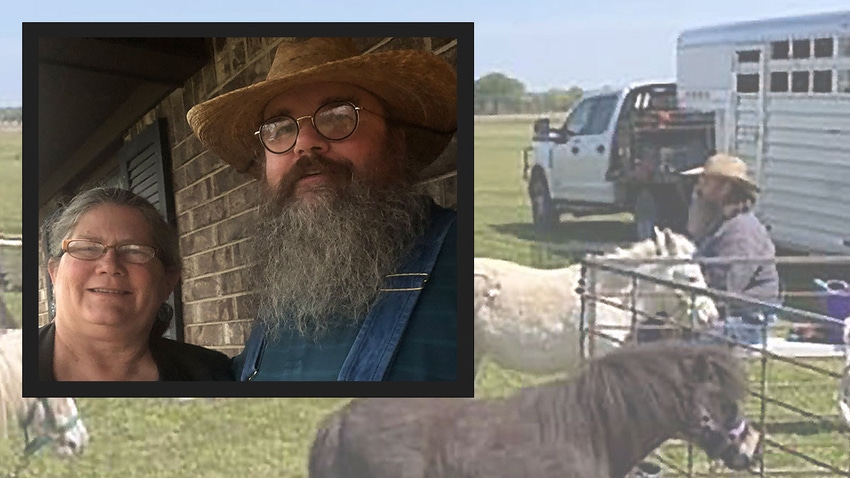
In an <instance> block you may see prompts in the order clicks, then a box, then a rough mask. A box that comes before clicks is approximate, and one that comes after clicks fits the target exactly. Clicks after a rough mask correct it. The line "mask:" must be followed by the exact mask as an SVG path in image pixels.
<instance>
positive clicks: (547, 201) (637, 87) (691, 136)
mask: <svg viewBox="0 0 850 478" xmlns="http://www.w3.org/2000/svg"><path fill="white" fill-rule="evenodd" d="M714 145H715V140H714V116H713V113H711V112H696V111H690V110H683V109H680V108H678V107H677V96H676V85H675V83H635V84H632V85H629V86H627V87H625V88H623V89H621V90H615V91H598V92H592V93H588V94H585V95H584V96H583V97H582V98H581V100H580V101H579V102H577V103H576V105H575V106H574V107H573V108H572V109H571V110H570V111H569V113H568V115H567V118H566V121H565V122H564V123H563V124H562V125H558V126H557V127H553V126H552V125H550V120H549V119H548V118H543V119H539V120H537V121H536V122H535V123H534V135H533V139H532V145H531V146H530V147H528V148H526V149H525V150H524V151H523V178H524V179H525V180H526V181H528V194H529V197H530V199H531V206H532V216H533V221H534V224H535V226H537V227H538V229H540V230H548V229H550V228H551V227H552V226H553V225H555V224H556V223H557V222H558V221H559V220H560V216H561V214H562V213H572V214H574V215H576V216H581V215H589V214H605V213H615V212H624V211H625V212H632V213H634V216H635V224H636V235H637V237H638V239H644V238H646V237H649V236H650V235H651V234H652V231H653V227H654V226H656V225H658V226H663V227H671V228H673V229H674V230H679V231H681V230H682V229H683V228H684V225H685V222H686V221H687V209H688V203H689V201H690V194H691V189H692V188H693V180H692V179H687V178H685V177H682V176H681V175H679V174H677V173H678V172H680V171H683V170H685V169H689V168H692V167H695V166H699V165H701V164H702V163H703V162H704V161H705V159H706V158H707V157H708V156H709V155H710V154H711V153H713V152H714V149H713V148H714Z"/></svg>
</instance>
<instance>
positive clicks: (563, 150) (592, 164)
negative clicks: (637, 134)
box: [552, 93, 618, 204]
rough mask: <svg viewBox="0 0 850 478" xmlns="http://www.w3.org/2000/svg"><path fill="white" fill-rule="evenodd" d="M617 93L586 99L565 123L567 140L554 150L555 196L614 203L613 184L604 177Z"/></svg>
mask: <svg viewBox="0 0 850 478" xmlns="http://www.w3.org/2000/svg"><path fill="white" fill-rule="evenodd" d="M617 98H618V97H617V94H615V93H612V94H610V95H602V96H594V97H591V98H587V99H585V100H583V101H582V102H581V103H579V104H578V105H576V108H575V109H574V110H573V112H572V113H571V114H570V116H569V117H568V118H567V121H566V122H565V123H564V127H565V129H566V131H565V134H567V135H568V138H567V141H566V142H565V143H564V144H559V145H557V146H555V148H554V151H553V165H552V167H553V169H554V172H553V175H552V176H553V177H554V178H558V186H557V190H556V191H555V194H554V195H555V196H556V197H559V198H561V199H568V200H571V201H578V202H591V203H603V204H612V203H614V185H613V183H611V182H609V181H606V180H605V171H607V170H608V161H609V158H610V155H611V151H610V149H611V143H612V138H613V134H614V126H612V124H611V123H612V121H611V119H612V117H613V116H614V110H615V108H616V107H617Z"/></svg>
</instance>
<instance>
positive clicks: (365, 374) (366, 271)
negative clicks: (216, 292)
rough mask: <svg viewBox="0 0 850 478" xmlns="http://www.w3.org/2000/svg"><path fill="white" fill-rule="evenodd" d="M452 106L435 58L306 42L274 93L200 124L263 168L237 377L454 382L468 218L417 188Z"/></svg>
mask: <svg viewBox="0 0 850 478" xmlns="http://www.w3.org/2000/svg"><path fill="white" fill-rule="evenodd" d="M456 102H457V77H456V74H455V72H454V70H453V68H452V67H451V66H450V65H448V64H447V63H445V62H444V61H443V60H441V59H439V58H437V57H436V56H434V55H433V54H430V53H427V52H424V51H411V50H395V51H388V52H382V53H372V54H364V55H361V54H359V51H358V50H357V48H356V46H355V45H354V44H353V42H351V41H350V40H348V39H340V38H310V39H292V40H290V41H285V42H284V43H282V44H281V45H280V46H279V47H278V49H277V52H276V54H275V58H274V61H273V63H272V66H271V68H270V71H269V74H268V76H267V78H266V80H265V81H261V82H259V83H256V84H254V85H251V86H248V87H245V88H242V89H239V90H235V91H232V92H230V93H226V94H224V95H221V96H219V97H216V98H213V99H212V100H209V101H207V102H204V103H202V104H199V105H197V106H195V107H194V108H192V110H190V111H189V113H188V115H187V118H188V120H189V123H190V125H191V126H192V128H193V130H194V131H195V133H196V134H197V135H198V138H199V139H200V140H201V142H202V143H203V144H204V145H205V146H207V147H208V148H209V149H211V150H212V151H214V152H215V153H216V154H218V155H219V157H221V158H222V159H223V160H225V161H227V162H229V163H231V164H234V165H235V164H236V163H238V162H244V161H240V159H241V158H244V157H245V156H246V155H250V154H252V153H253V152H258V153H259V154H255V156H260V159H261V161H260V162H259V164H260V165H261V166H262V172H261V173H262V179H263V181H262V188H263V196H262V201H261V206H260V221H259V223H258V224H257V229H256V231H257V232H256V235H255V240H254V243H253V246H254V247H253V250H252V251H253V254H254V257H253V259H254V262H255V266H254V269H253V271H252V274H251V278H252V280H253V281H254V289H255V290H256V292H257V296H258V299H259V304H258V317H257V321H256V323H255V326H254V328H253V330H252V333H251V336H250V337H249V339H248V341H247V343H246V345H245V349H244V350H243V352H242V353H241V354H240V355H238V356H237V357H236V358H235V359H234V367H235V369H236V370H235V373H236V375H237V377H240V378H241V379H242V380H309V381H327V380H456V379H457V268H456V264H457V239H456V235H457V232H456V225H455V217H456V213H455V212H454V211H453V210H449V209H445V208H442V207H439V206H437V205H436V204H434V202H433V201H432V200H431V199H430V198H428V197H427V196H423V195H421V194H418V193H416V192H415V190H414V188H413V184H414V182H415V181H416V180H417V179H420V173H421V172H422V171H423V169H424V168H426V167H427V166H428V165H430V164H431V163H433V162H434V160H436V158H437V157H438V156H439V155H440V153H442V151H443V150H444V149H445V147H446V146H447V144H448V142H449V141H450V140H451V137H452V135H453V134H454V132H455V130H456V123H457V120H456V118H457V109H456ZM258 147H260V148H262V149H261V150H260V149H259V148H258Z"/></svg>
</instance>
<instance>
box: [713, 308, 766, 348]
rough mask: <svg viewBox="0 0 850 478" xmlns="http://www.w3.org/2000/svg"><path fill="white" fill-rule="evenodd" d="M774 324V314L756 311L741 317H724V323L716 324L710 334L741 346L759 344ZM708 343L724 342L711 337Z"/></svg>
mask: <svg viewBox="0 0 850 478" xmlns="http://www.w3.org/2000/svg"><path fill="white" fill-rule="evenodd" d="M774 322H776V314H774V313H772V312H771V313H764V312H761V311H756V312H752V313H750V314H745V315H741V316H731V317H726V321H725V322H723V323H722V324H718V325H717V326H716V328H715V329H714V330H713V331H712V332H713V333H714V334H715V335H721V334H722V335H724V336H725V337H727V338H728V339H730V340H733V341H735V342H738V343H742V344H748V345H753V344H761V343H762V339H763V337H765V336H766V334H767V331H768V330H769V329H770V326H771V325H773V323H774ZM710 341H712V342H725V341H724V340H722V339H721V338H719V337H712V338H711V339H710ZM726 343H728V342H726Z"/></svg>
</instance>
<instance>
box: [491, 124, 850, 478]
mask: <svg viewBox="0 0 850 478" xmlns="http://www.w3.org/2000/svg"><path fill="white" fill-rule="evenodd" d="M530 137H531V124H530V122H528V121H525V122H524V121H504V122H488V123H477V124H476V127H475V255H476V256H486V257H496V258H501V259H508V260H513V261H515V262H518V263H522V264H526V265H532V266H536V267H559V266H563V265H567V264H569V263H572V262H574V261H576V260H577V259H578V258H580V257H581V256H583V255H584V253H585V252H587V251H590V250H595V249H599V248H605V247H611V246H613V245H624V244H626V243H628V242H630V241H632V240H633V238H634V236H633V230H632V224H631V219H632V218H631V216H630V215H628V214H621V215H612V216H591V217H585V218H574V217H570V216H569V215H565V216H563V217H562V219H561V223H560V224H559V225H558V226H557V227H556V228H555V229H554V230H553V231H551V232H550V233H548V234H546V235H539V234H537V233H536V232H535V231H534V228H533V227H532V225H531V207H530V204H529V200H528V197H527V194H526V190H525V187H526V185H525V183H524V181H522V178H521V160H520V152H521V151H522V149H523V148H524V147H526V146H528V145H529V144H530V140H529V138H530ZM563 251H567V252H563ZM780 273H781V274H782V278H783V282H784V283H785V285H786V288H787V290H805V289H810V288H811V279H812V278H813V277H835V276H834V275H830V274H834V273H836V271H835V270H833V269H829V270H828V269H825V268H817V269H812V268H811V267H809V268H808V270H806V269H805V268H802V267H794V268H793V269H792V268H790V267H789V268H786V269H783V270H781V271H780ZM821 274H824V275H821ZM792 305H795V306H799V307H801V308H805V309H808V310H812V308H813V307H815V302H814V301H813V300H812V299H811V298H808V299H807V298H799V299H793V300H792ZM786 330H787V329H786ZM814 365H819V366H821V367H823V368H826V369H828V370H830V371H832V372H835V373H838V372H839V371H840V370H841V367H842V365H843V362H842V361H841V360H840V359H827V360H815V361H814ZM484 372H485V373H484V376H483V377H482V378H483V380H480V382H479V383H478V387H477V390H482V391H483V393H484V394H485V395H487V394H493V393H498V391H500V390H502V391H506V390H510V389H513V388H514V387H516V386H519V385H521V384H527V383H531V382H533V381H535V380H541V378H540V377H537V378H531V377H524V376H522V375H521V374H517V373H514V372H508V371H504V370H500V369H498V368H497V367H496V366H493V365H490V366H489V367H487V368H485V369H484ZM761 372H762V370H761V364H760V363H759V362H756V363H753V364H750V376H751V382H750V383H751V385H752V386H753V387H754V388H755V389H756V390H758V386H759V383H760V382H761V380H760V379H761ZM766 372H767V383H768V384H769V388H768V396H770V397H771V398H775V399H780V400H783V401H787V402H789V403H792V404H793V405H795V406H797V407H800V408H802V409H803V410H806V411H808V412H810V413H813V414H817V415H825V416H827V417H828V419H827V421H826V422H824V423H821V424H815V423H812V422H811V421H809V420H806V419H805V418H803V417H802V416H801V415H799V414H794V413H791V412H787V411H784V410H783V409H782V408H780V407H779V406H775V405H770V406H768V407H767V408H766V419H765V421H766V423H767V424H768V425H767V432H768V434H769V436H770V437H771V438H772V439H774V440H775V441H777V442H779V443H781V444H783V445H786V446H791V447H793V448H796V449H797V450H798V451H800V452H801V453H803V454H806V455H810V456H812V457H814V458H815V459H817V460H819V461H822V462H825V463H830V464H834V465H836V466H843V467H844V469H848V467H850V453H849V452H850V434H848V431H847V430H846V428H845V427H844V426H843V425H840V424H839V423H838V419H837V407H836V402H835V390H836V384H835V381H834V380H832V379H830V378H825V377H824V376H823V375H820V374H815V373H813V372H809V371H807V370H806V369H804V368H801V367H797V366H794V365H789V364H782V363H773V362H771V363H769V364H768V367H767V370H766ZM760 411H761V410H760V401H759V400H755V399H751V400H750V401H749V403H748V416H750V417H751V418H753V419H759V418H760ZM683 450H684V448H683V447H681V446H676V445H672V446H671V445H668V446H667V447H665V450H664V454H665V455H669V456H672V457H674V458H675V459H676V461H678V462H679V463H678V465H679V466H682V467H684V466H685V464H686V463H687V461H686V460H685V459H684V456H683V453H684V451H683ZM694 458H695V469H696V470H697V471H703V472H705V471H707V470H708V464H707V463H706V461H705V459H704V455H702V454H701V453H700V452H698V453H695V455H694ZM765 467H766V469H768V470H778V469H791V470H794V469H809V470H817V468H814V467H813V465H811V464H808V463H806V462H805V461H804V460H802V459H799V458H795V457H793V456H792V455H790V454H788V453H780V452H779V451H778V450H776V449H775V448H768V450H767V454H766V457H765ZM817 476H830V475H829V473H827V472H823V473H822V474H821V473H817Z"/></svg>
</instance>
